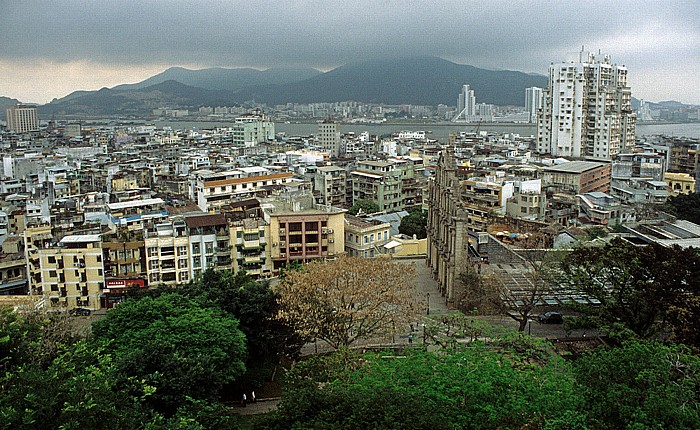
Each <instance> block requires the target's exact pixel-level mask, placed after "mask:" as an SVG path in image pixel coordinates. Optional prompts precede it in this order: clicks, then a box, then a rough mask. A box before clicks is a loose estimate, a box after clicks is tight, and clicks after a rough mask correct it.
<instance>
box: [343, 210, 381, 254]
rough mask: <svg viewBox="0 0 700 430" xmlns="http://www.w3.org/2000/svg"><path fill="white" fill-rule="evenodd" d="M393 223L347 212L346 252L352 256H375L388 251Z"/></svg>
mask: <svg viewBox="0 0 700 430" xmlns="http://www.w3.org/2000/svg"><path fill="white" fill-rule="evenodd" d="M390 238H391V225H390V224H389V223H388V222H381V221H378V220H363V219H362V218H358V217H356V216H353V215H350V214H347V213H346V214H345V252H346V253H347V254H348V255H349V256H351V257H364V258H374V257H378V256H379V255H380V254H383V253H385V252H386V249H385V248H384V245H385V244H386V243H387V242H389V240H390Z"/></svg>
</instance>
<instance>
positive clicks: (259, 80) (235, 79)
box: [113, 67, 321, 91]
mask: <svg viewBox="0 0 700 430" xmlns="http://www.w3.org/2000/svg"><path fill="white" fill-rule="evenodd" d="M319 74H321V72H320V71H318V70H316V69H312V68H270V69H267V70H256V69H251V68H237V69H226V68H221V67H214V68H210V69H201V70H191V69H186V68H184V67H171V68H169V69H167V70H165V71H163V72H162V73H159V74H157V75H155V76H151V77H150V78H148V79H146V80H144V81H141V82H138V83H136V84H122V85H118V86H116V87H114V88H113V89H114V90H132V89H142V88H147V87H150V86H151V85H155V84H160V83H163V82H166V81H177V82H180V83H182V84H185V85H189V86H191V87H199V88H204V89H208V90H225V91H238V90H240V89H242V88H245V87H249V86H253V85H276V84H286V83H289V82H297V81H301V80H304V79H308V78H311V77H314V76H316V75H319Z"/></svg>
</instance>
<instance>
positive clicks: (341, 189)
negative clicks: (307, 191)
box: [313, 166, 347, 207]
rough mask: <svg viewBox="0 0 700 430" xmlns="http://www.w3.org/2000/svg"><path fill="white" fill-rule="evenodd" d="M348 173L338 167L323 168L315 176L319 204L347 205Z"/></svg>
mask: <svg viewBox="0 0 700 430" xmlns="http://www.w3.org/2000/svg"><path fill="white" fill-rule="evenodd" d="M346 183H347V172H346V171H345V169H343V168H342V167H338V166H321V167H317V168H316V172H315V173H314V175H313V190H314V195H315V196H317V200H316V201H317V202H318V203H320V204H323V205H331V206H335V207H344V206H345V205H346V201H347V196H346Z"/></svg>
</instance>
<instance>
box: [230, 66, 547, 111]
mask: <svg viewBox="0 0 700 430" xmlns="http://www.w3.org/2000/svg"><path fill="white" fill-rule="evenodd" d="M464 84H469V85H471V87H472V88H473V89H474V90H475V93H476V98H477V101H478V102H480V103H493V104H496V105H524V103H525V88H527V87H531V86H539V87H545V86H546V85H547V78H546V77H545V76H543V75H533V74H528V73H523V72H517V71H494V70H486V69H480V68H477V67H474V66H469V65H463V64H456V63H453V62H450V61H447V60H443V59H441V58H437V57H418V58H403V59H389V60H370V61H362V62H357V63H351V64H346V65H344V66H340V67H338V68H336V69H333V70H331V71H328V72H326V73H324V74H322V75H318V76H315V77H313V78H310V79H306V80H304V81H301V82H295V83H291V84H286V85H274V86H256V87H250V88H246V89H243V90H241V91H239V92H238V94H237V97H238V98H239V99H240V100H241V101H246V100H255V101H256V102H261V103H267V104H280V103H287V102H296V103H312V102H335V101H345V100H354V101H358V102H366V103H386V104H417V105H432V106H435V105H438V104H446V105H456V104H457V95H458V94H459V92H460V90H461V88H462V85H464Z"/></svg>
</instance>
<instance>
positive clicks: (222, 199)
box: [195, 167, 294, 212]
mask: <svg viewBox="0 0 700 430" xmlns="http://www.w3.org/2000/svg"><path fill="white" fill-rule="evenodd" d="M292 182H294V175H293V174H292V173H289V172H282V173H272V172H270V171H269V170H268V169H265V168H262V167H260V168H252V169H237V170H232V171H227V172H221V173H209V174H206V175H201V176H199V177H198V178H197V182H196V189H195V198H196V201H197V206H199V208H200V209H201V210H203V211H204V212H212V211H216V210H217V209H219V208H220V207H222V206H225V205H228V204H230V203H232V202H236V201H240V200H246V199H251V198H255V197H265V196H268V195H270V194H271V193H272V191H273V190H279V189H283V188H284V187H285V186H286V185H288V184H291V183H292Z"/></svg>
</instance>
